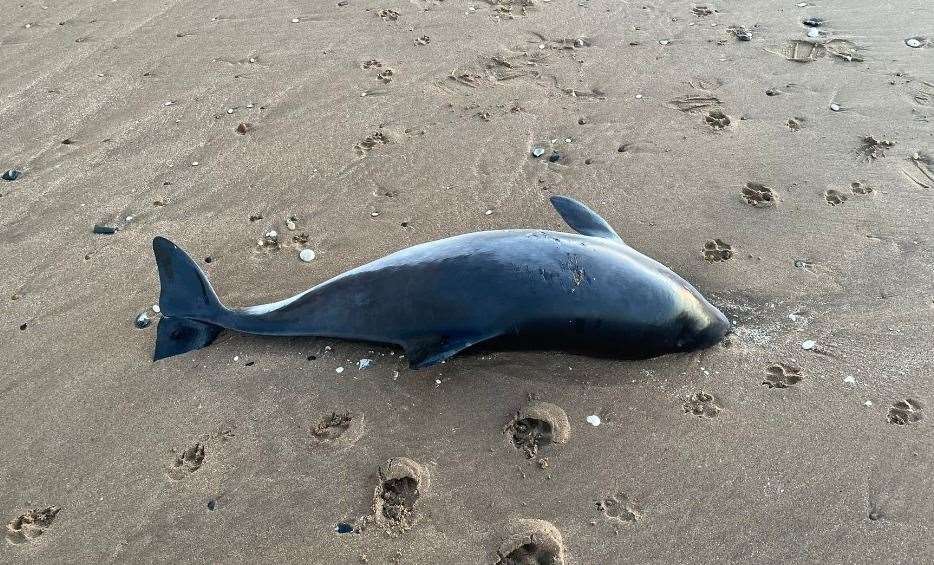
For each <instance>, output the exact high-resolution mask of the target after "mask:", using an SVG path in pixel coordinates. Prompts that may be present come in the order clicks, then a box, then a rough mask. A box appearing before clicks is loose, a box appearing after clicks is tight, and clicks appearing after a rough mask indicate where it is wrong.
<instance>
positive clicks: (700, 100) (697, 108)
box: [665, 94, 722, 112]
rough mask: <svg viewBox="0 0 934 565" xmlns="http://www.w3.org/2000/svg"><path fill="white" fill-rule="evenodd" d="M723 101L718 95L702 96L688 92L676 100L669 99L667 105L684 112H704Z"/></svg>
mask: <svg viewBox="0 0 934 565" xmlns="http://www.w3.org/2000/svg"><path fill="white" fill-rule="evenodd" d="M721 104H722V103H721V102H720V99H719V98H717V97H716V96H702V95H697V94H687V95H685V96H681V97H680V98H675V99H674V100H669V101H668V102H667V103H665V106H667V107H669V108H672V109H674V110H680V111H682V112H702V111H704V110H707V109H709V108H711V109H712V108H713V107H715V106H720V105H721Z"/></svg>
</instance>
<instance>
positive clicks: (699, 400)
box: [684, 392, 722, 418]
mask: <svg viewBox="0 0 934 565" xmlns="http://www.w3.org/2000/svg"><path fill="white" fill-rule="evenodd" d="M721 410H722V408H720V406H718V405H717V399H716V398H714V396H713V395H712V394H710V393H706V392H698V393H695V394H692V395H691V398H689V399H688V401H687V402H685V403H684V413H685V414H694V415H695V416H697V417H699V418H716V417H717V416H718V415H720V411H721Z"/></svg>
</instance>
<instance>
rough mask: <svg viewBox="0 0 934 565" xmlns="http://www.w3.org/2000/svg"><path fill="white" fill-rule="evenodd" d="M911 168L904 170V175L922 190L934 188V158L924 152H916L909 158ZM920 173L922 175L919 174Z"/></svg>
mask: <svg viewBox="0 0 934 565" xmlns="http://www.w3.org/2000/svg"><path fill="white" fill-rule="evenodd" d="M908 162H909V163H911V166H910V167H908V168H907V170H906V169H904V168H903V169H902V174H903V175H905V176H906V177H908V178H909V179H910V180H911V181H912V182H913V183H915V184H916V185H918V186H920V187H921V188H931V187H934V156H932V155H931V154H930V153H927V152H924V151H916V152H915V153H913V154H912V155H911V156H909V157H908ZM919 173H920V174H919Z"/></svg>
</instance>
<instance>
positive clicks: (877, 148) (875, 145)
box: [857, 135, 895, 161]
mask: <svg viewBox="0 0 934 565" xmlns="http://www.w3.org/2000/svg"><path fill="white" fill-rule="evenodd" d="M894 145H895V142H894V141H889V140H887V139H876V138H875V137H873V136H871V135H867V136H865V137H863V139H862V143H861V144H860V146H859V149H858V150H857V153H858V154H859V156H860V157H861V158H862V159H864V160H866V161H875V160H876V159H881V158H883V157H885V151H886V150H887V149H890V148H892V147H893V146H894Z"/></svg>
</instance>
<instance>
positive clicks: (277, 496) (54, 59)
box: [0, 0, 934, 564]
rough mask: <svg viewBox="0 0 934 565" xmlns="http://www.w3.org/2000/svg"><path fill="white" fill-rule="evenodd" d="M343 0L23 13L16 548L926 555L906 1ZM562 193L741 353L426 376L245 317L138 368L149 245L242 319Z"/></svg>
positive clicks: (5, 101)
mask: <svg viewBox="0 0 934 565" xmlns="http://www.w3.org/2000/svg"><path fill="white" fill-rule="evenodd" d="M340 4H343V5H339V4H338V3H337V2H336V0H335V1H329V2H313V3H308V2H294V1H287V2H282V3H256V2H249V1H245V0H231V1H228V2H207V3H204V2H171V1H154V2H130V1H119V2H103V1H94V0H69V1H65V2H57V3H53V4H50V5H48V6H43V5H41V4H40V3H37V2H31V1H28V2H25V3H22V4H19V3H15V5H12V4H11V5H10V6H9V7H7V8H6V9H5V14H6V16H7V18H6V25H5V26H4V28H3V30H2V31H0V61H2V68H3V69H4V72H3V73H2V74H0V169H3V170H7V169H16V170H19V171H21V172H22V175H21V176H20V177H19V178H17V179H16V180H14V181H0V253H2V257H3V261H2V262H0V280H2V281H3V296H0V304H2V308H0V320H2V322H3V323H2V324H0V344H2V345H0V367H2V370H0V413H2V414H3V420H4V430H5V433H4V438H5V440H4V441H3V443H2V445H0V484H3V485H4V487H5V488H3V489H0V514H2V516H0V518H2V519H3V520H5V521H9V525H8V526H7V530H6V541H5V542H4V543H2V544H0V547H2V549H0V560H2V561H4V562H19V561H24V560H25V561H35V562H76V561H118V562H126V561H146V562H153V561H166V562H193V561H210V562H247V561H274V560H278V561H289V562H291V561H297V562H312V563H426V564H428V563H496V562H498V561H502V562H503V563H509V562H516V561H520V560H521V559H526V561H521V562H529V563H535V562H541V563H547V562H560V560H564V562H566V563H582V564H583V563H616V562H666V561H677V562H724V561H752V562H760V563H764V562H778V561H791V562H860V563H868V562H918V563H920V562H925V561H931V560H934V542H932V541H931V540H934V531H932V529H934V528H932V526H934V479H932V476H934V453H932V446H934V431H932V430H934V428H932V422H934V384H932V374H934V356H932V352H931V344H932V343H934V286H932V278H934V204H932V197H934V196H932V195H934V157H932V154H934V136H932V132H934V128H932V124H931V122H932V120H934V45H931V44H930V42H929V41H928V40H927V39H926V38H924V37H923V36H924V35H925V34H927V35H928V36H929V37H930V36H932V35H934V12H932V11H931V10H930V6H929V5H928V4H927V3H926V2H924V1H923V0H906V1H903V2H895V3H889V4H879V3H875V2H867V1H863V0H860V1H858V2H848V3H845V5H844V3H838V4H839V5H832V4H831V5H817V6H812V5H807V6H803V7H802V6H797V5H796V4H795V2H793V1H791V0H788V1H784V2H766V1H764V0H755V1H752V2H746V3H739V2H723V3H712V4H708V6H709V10H704V9H701V8H699V7H697V5H691V4H689V3H682V2H672V1H666V2H651V3H620V2H608V1H603V0H590V1H588V0H580V1H565V0H552V1H551V2H538V1H536V2H534V3H532V4H531V5H530V6H528V7H523V6H522V2H520V1H518V0H513V1H512V2H510V1H509V0H490V1H489V2H487V1H476V2H461V1H457V2H455V1H453V0H447V1H426V0H412V1H410V2H403V1H401V0H397V1H392V2H384V3H378V2H364V1H361V0H348V1H346V2H341V3H340ZM692 8H695V9H694V10H692ZM809 17H820V18H823V20H825V21H824V22H823V24H822V25H821V26H819V27H809V26H806V25H803V24H802V21H803V20H804V19H806V18H809ZM731 26H736V27H732V28H731ZM740 27H741V28H743V29H740ZM809 30H817V31H816V32H815V31H810V34H811V37H809V36H808V32H809ZM745 37H749V39H750V40H749V41H744V40H742V39H743V38H745ZM910 38H917V39H916V40H915V41H914V42H911V43H912V44H919V45H920V46H919V47H911V46H909V44H908V43H906V40H907V39H910ZM240 124H245V125H244V126H243V127H242V128H240V129H241V131H240V132H238V131H237V129H238V128H239V127H240ZM246 124H248V125H246ZM66 140H67V143H64V142H65V141H66ZM535 148H541V149H543V150H544V151H543V152H542V155H541V156H539V157H535V156H533V153H532V152H533V150H534V149H535ZM536 153H537V152H536ZM554 154H557V155H558V157H557V160H553V158H552V156H553V155H554ZM195 163H197V165H195ZM553 194H564V195H568V196H572V197H575V198H578V199H580V200H582V201H583V202H585V203H587V204H588V205H590V206H592V207H593V208H594V209H595V210H597V211H599V212H600V213H601V214H602V215H603V216H604V217H605V218H606V219H607V221H608V222H609V223H610V224H611V225H612V226H614V228H615V229H616V230H617V232H618V233H619V234H620V236H621V237H622V238H623V239H624V240H625V241H626V242H628V243H629V244H630V245H631V246H633V247H634V248H636V249H638V250H640V251H642V252H643V253H645V254H647V255H649V256H651V257H654V258H656V259H658V260H659V261H661V262H663V263H665V264H666V265H668V266H669V267H671V268H672V269H673V270H674V271H676V272H678V273H679V274H681V275H682V276H683V277H684V278H686V279H687V280H689V281H691V282H692V283H693V284H694V285H695V286H696V287H697V288H698V289H700V290H701V291H702V292H704V293H705V295H706V296H708V297H709V298H710V299H711V301H712V302H713V303H714V304H716V305H717V306H719V307H720V308H721V309H722V310H723V311H724V312H725V313H727V315H728V316H729V317H730V318H731V320H733V321H734V324H735V331H734V333H733V335H732V336H731V337H730V339H729V340H728V342H725V343H723V344H722V345H719V346H717V347H715V348H713V349H710V350H708V351H705V352H702V353H697V354H691V355H676V356H667V357H663V358H659V359H654V360H649V361H639V362H624V361H614V360H607V359H593V358H588V357H582V356H573V355H567V354H563V353H558V352H552V353H534V352H499V351H497V352H483V351H480V352H477V351H474V352H471V353H469V354H468V355H464V356H459V357H457V358H455V359H453V360H451V361H449V362H447V363H445V364H443V365H439V366H436V367H433V368H431V369H427V370H423V371H411V370H409V369H407V365H406V361H405V359H400V354H401V351H397V350H393V349H392V348H389V347H382V346H374V345H372V344H357V343H348V342H341V341H336V340H325V339H287V338H286V339H283V338H259V337H251V336H244V335H236V334H232V333H225V334H223V335H222V336H221V337H220V338H219V339H218V341H217V342H216V343H215V344H214V345H212V346H210V347H208V348H206V349H203V350H200V351H197V352H194V353H192V354H189V355H184V356H179V357H174V358H171V359H166V360H163V361H160V362H158V363H153V362H152V361H151V355H152V349H153V344H154V340H155V328H156V324H155V323H153V324H151V325H150V326H148V327H147V328H144V329H137V328H136V327H135V326H134V319H135V318H136V317H137V315H139V314H140V313H141V312H143V311H146V310H147V309H148V308H150V306H151V305H153V304H155V303H156V302H157V300H158V293H159V289H158V282H157V278H156V271H155V264H154V261H153V257H152V252H151V240H152V238H153V237H154V236H156V235H164V236H167V237H169V238H170V239H172V240H173V241H175V242H177V243H178V244H179V245H180V246H182V247H183V248H185V249H186V250H188V251H189V252H191V253H192V254H193V256H194V257H195V258H197V259H199V260H200V259H206V258H208V257H210V259H211V261H210V263H208V262H206V261H205V262H202V263H201V266H202V268H203V269H204V270H205V272H206V273H207V274H208V276H209V277H210V279H211V281H212V283H213V284H214V286H215V288H216V289H217V291H218V293H219V295H220V297H221V299H222V300H224V302H225V303H227V304H229V305H236V306H239V305H249V304H257V303H261V302H267V301H272V300H278V299H281V298H284V297H287V296H290V295H292V294H295V293H297V292H300V291H302V290H305V289H306V288H308V287H310V286H312V285H314V284H316V283H318V282H321V281H323V280H326V279H327V278H329V277H331V276H334V275H336V274H338V273H341V272H343V271H345V270H347V269H350V268H352V267H355V266H358V265H360V264H362V263H364V262H366V261H369V260H372V259H375V258H378V257H381V256H383V255H385V254H387V253H390V252H392V251H395V250H398V249H401V248H404V247H407V246H410V245H413V244H416V243H421V242H425V241H430V240H433V239H437V238H440V237H446V236H450V235H455V234H460V233H466V232H470V231H476V230H485V229H500V228H514V227H541V228H548V229H556V230H567V229H568V228H567V227H566V226H565V225H564V224H563V223H562V222H561V220H560V218H558V216H557V214H555V213H554V211H553V210H552V209H551V207H550V206H549V204H548V200H547V198H548V197H549V196H550V195H553ZM128 218H129V219H128ZM290 218H294V219H291V220H290ZM290 223H291V224H292V225H290ZM96 224H100V225H102V226H107V227H115V228H118V229H117V231H116V233H114V234H110V235H105V234H94V233H92V228H93V227H94V226H95V225H96ZM293 227H294V229H290V228H293ZM269 230H275V231H276V232H277V237H276V238H275V242H271V241H270V240H269V238H266V239H265V240H264V234H267V233H268V231H269ZM303 248H309V249H312V250H313V251H314V252H315V254H316V258H315V259H314V260H313V261H311V262H308V263H306V262H303V261H301V260H300V259H299V250H300V249H303ZM361 315H365V313H362V314H361ZM149 316H151V317H152V318H153V320H154V321H155V320H157V319H158V314H157V313H155V312H152V311H149ZM361 359H370V360H372V362H371V363H370V365H369V366H367V367H365V368H362V369H361V368H359V364H360V360H361ZM338 368H342V370H341V371H340V372H338V371H337V369H338ZM592 416H599V422H600V425H599V426H594V425H592V424H591V423H589V422H588V420H587V418H588V417H591V418H590V421H592V422H596V419H595V418H592ZM33 511H34V512H33ZM4 523H6V522H4ZM341 532H346V533H341ZM549 559H551V561H549Z"/></svg>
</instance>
